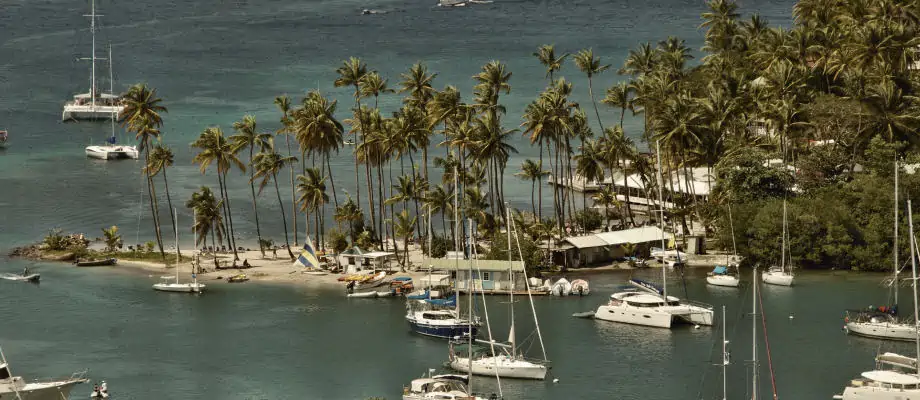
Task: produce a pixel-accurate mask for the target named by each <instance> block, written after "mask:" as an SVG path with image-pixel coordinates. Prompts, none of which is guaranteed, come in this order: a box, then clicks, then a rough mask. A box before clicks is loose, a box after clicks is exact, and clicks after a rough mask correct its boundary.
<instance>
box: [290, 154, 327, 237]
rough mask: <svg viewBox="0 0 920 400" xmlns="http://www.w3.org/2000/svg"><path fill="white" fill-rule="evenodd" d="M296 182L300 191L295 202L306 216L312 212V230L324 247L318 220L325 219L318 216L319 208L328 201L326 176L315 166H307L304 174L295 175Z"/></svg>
mask: <svg viewBox="0 0 920 400" xmlns="http://www.w3.org/2000/svg"><path fill="white" fill-rule="evenodd" d="M297 182H298V183H297V191H298V192H300V197H299V198H298V199H297V202H298V203H299V204H300V211H303V212H306V213H307V216H308V217H309V215H310V214H311V213H312V214H313V232H315V233H316V235H317V237H318V238H319V243H320V244H321V245H322V247H323V249H325V248H326V245H325V244H324V243H323V232H322V230H321V229H320V220H325V216H323V217H322V218H320V215H319V214H320V213H319V209H320V208H321V207H322V206H323V205H324V204H326V203H328V202H329V195H327V194H326V177H325V176H323V175H322V173H320V171H319V169H317V168H307V171H306V174H304V175H300V176H298V177H297Z"/></svg>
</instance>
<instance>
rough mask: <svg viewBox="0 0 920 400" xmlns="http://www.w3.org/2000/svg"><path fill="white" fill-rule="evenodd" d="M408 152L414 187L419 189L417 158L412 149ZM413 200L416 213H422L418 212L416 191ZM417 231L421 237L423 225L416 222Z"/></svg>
mask: <svg viewBox="0 0 920 400" xmlns="http://www.w3.org/2000/svg"><path fill="white" fill-rule="evenodd" d="M408 153H409V164H410V165H412V187H413V188H414V189H415V190H416V191H417V190H418V189H419V187H418V180H417V179H415V178H416V176H417V175H416V174H415V159H413V158H412V152H411V151H410V152H408ZM412 202H413V203H415V215H416V216H419V215H420V214H419V212H418V211H419V208H418V196H417V195H416V193H412ZM415 233H416V234H417V235H418V236H419V237H422V227H421V224H415Z"/></svg>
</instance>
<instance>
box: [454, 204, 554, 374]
mask: <svg viewBox="0 0 920 400" xmlns="http://www.w3.org/2000/svg"><path fill="white" fill-rule="evenodd" d="M510 212H511V208H510V207H508V213H509V214H508V227H507V230H508V271H509V280H510V290H509V294H510V300H509V303H510V307H511V314H510V315H511V318H510V319H511V329H510V332H509V334H508V343H500V342H496V341H495V340H493V339H492V331H491V328H490V327H489V318H488V309H487V308H486V305H485V299H483V310H484V312H486V313H487V314H486V326H487V329H488V331H489V340H488V341H482V340H479V341H477V342H479V343H481V344H485V345H487V346H488V347H489V348H490V351H487V352H480V353H478V354H475V355H474V354H473V353H472V348H473V343H472V341H471V342H470V343H469V344H468V345H469V349H468V351H467V354H466V355H463V354H462V353H461V352H455V349H454V347H453V343H452V344H451V349H450V367H451V368H453V369H455V370H457V371H462V372H470V373H472V374H474V375H486V376H496V377H501V378H520V379H539V380H543V379H546V373H547V371H548V370H549V359H547V357H546V348H545V347H544V345H543V334H542V333H541V332H540V322H539V321H538V320H537V313H536V309H535V308H534V304H533V296H532V295H531V292H530V283H529V280H528V279H527V276H526V269H525V272H524V274H525V276H524V282H525V285H526V289H527V298H528V300H529V303H530V309H531V311H532V312H533V318H534V325H535V327H536V333H537V335H536V336H537V338H538V339H539V341H540V349H541V350H542V352H543V354H542V355H543V358H542V359H540V360H535V359H529V358H526V357H525V356H524V354H523V351H522V350H521V349H520V348H518V346H517V342H516V338H515V331H514V263H513V262H512V258H511V257H512V256H511V254H512V253H511V232H512V230H514V219H513V218H511V214H510ZM470 226H471V229H470V248H471V249H475V246H474V244H473V243H472V237H473V234H472V223H471V224H470ZM515 237H517V235H516V234H515ZM518 255H519V256H520V258H521V262H523V259H524V258H523V255H522V254H521V252H520V245H518ZM470 261H471V262H470V269H471V270H470V277H471V278H470V286H469V287H470V288H472V287H473V286H472V276H473V273H472V272H473V271H472V265H473V262H472V257H471V260H470ZM477 272H478V271H477ZM470 293H471V299H472V290H470ZM471 303H472V301H471ZM496 349H498V352H500V353H501V354H497V351H496Z"/></svg>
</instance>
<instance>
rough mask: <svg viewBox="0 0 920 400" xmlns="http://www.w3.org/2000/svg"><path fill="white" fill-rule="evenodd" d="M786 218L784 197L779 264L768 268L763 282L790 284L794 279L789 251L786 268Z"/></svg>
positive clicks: (763, 276)
mask: <svg viewBox="0 0 920 400" xmlns="http://www.w3.org/2000/svg"><path fill="white" fill-rule="evenodd" d="M786 219H787V216H786V199H783V238H782V250H781V251H780V263H779V266H776V265H774V266H772V267H770V269H769V270H767V272H764V273H763V275H762V278H763V282H764V283H769V284H771V285H779V286H792V282H793V280H794V279H795V276H794V275H793V274H792V254H791V252H790V254H789V269H788V270H787V269H786V245H787V239H788V236H789V233H788V232H787V229H788V228H787V221H786Z"/></svg>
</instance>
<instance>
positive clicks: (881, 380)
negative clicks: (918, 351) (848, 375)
mask: <svg viewBox="0 0 920 400" xmlns="http://www.w3.org/2000/svg"><path fill="white" fill-rule="evenodd" d="M914 397H917V398H920V377H918V376H917V359H916V358H911V357H907V356H902V355H900V354H896V353H884V354H881V355H879V356H877V357H876V358H875V369H873V370H871V371H866V372H863V373H861V374H860V376H859V378H856V379H853V380H851V381H850V383H849V384H848V385H847V386H846V388H844V389H843V394H838V395H835V396H834V398H835V399H840V400H904V399H911V398H914Z"/></svg>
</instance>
